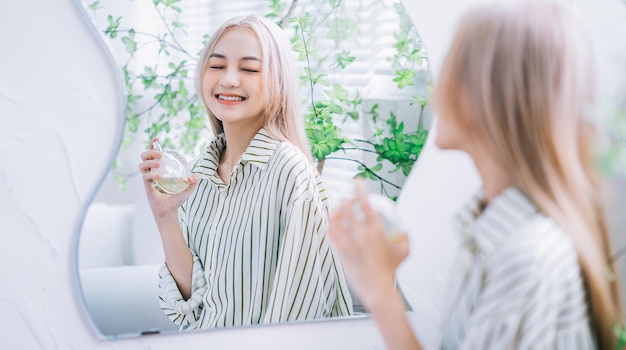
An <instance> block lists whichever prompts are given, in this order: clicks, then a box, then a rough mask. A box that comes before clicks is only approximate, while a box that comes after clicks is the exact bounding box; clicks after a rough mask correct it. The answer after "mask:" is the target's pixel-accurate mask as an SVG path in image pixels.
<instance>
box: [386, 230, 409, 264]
mask: <svg viewBox="0 0 626 350" xmlns="http://www.w3.org/2000/svg"><path fill="white" fill-rule="evenodd" d="M389 242H390V243H391V250H392V254H393V257H394V265H395V266H397V265H398V264H400V262H402V260H404V259H405V258H406V257H407V256H408V255H409V236H408V235H407V234H406V232H401V233H397V234H395V235H393V236H391V237H389Z"/></svg>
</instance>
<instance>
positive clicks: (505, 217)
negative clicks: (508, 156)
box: [455, 187, 539, 254]
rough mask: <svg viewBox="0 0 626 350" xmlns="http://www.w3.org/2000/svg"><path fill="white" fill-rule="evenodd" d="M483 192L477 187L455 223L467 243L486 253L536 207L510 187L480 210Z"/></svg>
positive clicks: (520, 191) (526, 197) (533, 211)
mask: <svg viewBox="0 0 626 350" xmlns="http://www.w3.org/2000/svg"><path fill="white" fill-rule="evenodd" d="M484 197H485V196H484V192H483V190H480V191H479V192H478V193H477V194H476V195H475V196H474V197H472V198H471V200H469V201H468V203H467V205H465V206H464V207H463V208H462V209H461V210H460V211H459V213H458V214H457V216H456V220H455V221H456V225H457V228H458V229H459V232H460V233H461V235H462V236H463V237H462V238H463V240H464V241H465V243H466V244H470V245H475V248H477V249H478V250H479V251H480V252H482V253H485V254H488V253H489V252H490V251H491V250H493V249H494V248H495V247H497V246H498V245H499V244H500V243H501V242H502V241H504V240H505V239H506V237H508V236H509V235H510V234H511V233H512V232H513V231H515V229H516V228H518V227H519V226H521V224H523V223H524V222H525V221H527V220H528V218H529V217H531V216H532V215H534V214H536V213H537V212H538V211H539V209H538V208H537V206H536V205H535V204H534V203H533V202H532V201H531V200H530V198H528V196H527V195H526V194H525V193H524V192H523V191H522V190H520V189H518V188H516V187H510V188H508V189H506V190H505V191H504V192H502V193H501V194H500V195H498V196H497V197H496V198H494V199H493V200H492V201H491V203H489V205H488V206H487V207H486V208H485V209H484V210H483V211H482V212H481V211H480V206H481V203H482V202H483V200H484Z"/></svg>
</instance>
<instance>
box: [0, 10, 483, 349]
mask: <svg viewBox="0 0 626 350" xmlns="http://www.w3.org/2000/svg"><path fill="white" fill-rule="evenodd" d="M471 2H473V1H461V0H458V1H453V0H440V1H437V2H432V1H425V0H420V1H408V0H407V1H405V3H406V5H407V6H408V8H409V9H410V13H411V15H412V17H413V19H414V21H416V23H417V28H418V30H419V31H420V33H421V36H422V38H423V40H424V42H425V44H426V48H427V49H428V52H429V54H430V59H431V63H432V66H433V67H435V71H437V70H438V68H439V66H440V60H441V58H442V56H443V52H444V50H445V48H446V46H447V44H448V42H449V39H450V35H451V33H452V30H453V28H452V27H451V25H452V23H453V21H454V20H455V18H456V17H457V15H458V13H459V11H460V10H461V9H462V8H464V7H466V6H468V4H469V3H471ZM3 5H4V6H3V7H4V8H3V9H2V10H0V43H2V64H1V65H0V224H1V226H0V227H2V228H1V230H2V237H3V238H4V240H3V244H1V245H0V279H1V280H2V288H0V309H1V310H2V311H3V317H2V321H1V325H0V344H2V347H3V348H6V349H39V348H45V349H69V348H71V349H104V348H106V349H137V348H142V349H171V348H174V347H175V348H185V347H188V348H211V349H251V348H254V349H294V348H297V349H376V348H380V347H381V346H380V341H379V339H378V336H377V332H376V331H375V327H374V325H373V323H372V322H371V321H370V320H363V319H359V320H345V321H327V322H316V323H306V324H291V325H282V326H263V327H251V328H238V329H230V330H219V331H211V332H196V333H192V334H184V335H180V334H176V335H167V336H146V337H141V338H134V339H124V340H114V341H103V340H101V339H100V338H99V337H98V334H97V333H96V332H95V330H94V328H93V326H92V325H91V323H90V322H91V321H90V319H89V317H88V316H87V315H86V314H85V312H84V308H83V305H82V300H81V298H80V293H79V291H78V288H77V286H78V282H77V269H76V266H75V262H76V250H77V235H78V232H79V230H80V227H81V225H82V220H83V217H84V214H85V210H86V207H87V205H88V204H89V203H90V201H91V197H92V196H93V193H95V191H96V189H97V186H98V184H99V182H100V180H101V179H102V178H103V176H104V173H105V172H106V171H107V169H108V167H109V164H110V161H111V160H112V159H113V153H114V152H115V150H116V146H114V145H117V144H119V139H120V131H119V130H120V126H121V116H122V114H121V112H122V111H123V109H124V106H123V99H122V98H121V96H120V92H121V89H120V88H121V85H120V84H119V80H117V78H118V74H119V73H118V72H116V71H112V70H111V68H110V67H111V66H110V65H108V64H109V60H108V58H107V56H106V55H105V52H104V48H103V46H102V45H101V43H100V42H99V41H97V39H95V38H96V36H94V35H93V34H94V33H93V30H92V29H91V27H88V26H89V25H90V24H88V21H86V20H83V19H82V14H81V12H80V11H81V10H80V9H79V6H78V1H67V0H66V1H60V0H54V1H52V0H49V1H46V0H22V1H13V2H5V3H3ZM118 89H119V90H118ZM433 135H434V132H433V133H431V139H430V140H429V142H428V144H427V147H426V148H425V150H424V153H423V156H422V159H421V161H420V162H419V163H418V165H417V167H416V169H415V171H414V172H413V173H412V174H411V177H410V179H409V181H408V182H407V184H406V189H405V192H404V193H403V195H402V198H401V199H400V201H401V203H400V205H401V211H402V212H403V213H405V214H406V215H407V216H406V217H407V218H409V219H412V220H415V221H413V222H412V223H408V224H407V223H405V225H408V229H409V230H410V232H411V235H412V237H411V245H412V246H411V248H412V255H411V257H410V258H409V260H408V261H407V262H406V263H405V264H404V265H403V266H402V268H401V270H400V272H399V275H400V282H401V284H402V286H403V288H404V289H405V291H407V292H408V293H407V294H408V295H407V297H408V299H409V302H411V303H412V304H413V305H414V310H416V311H415V313H413V314H411V316H412V317H416V315H419V318H418V319H415V320H414V321H415V326H416V329H417V331H418V333H419V334H420V336H422V337H423V340H424V341H425V344H426V345H428V346H429V347H432V345H433V344H435V343H436V340H437V336H438V333H437V331H436V324H435V323H436V322H431V320H436V319H438V311H437V310H438V308H439V303H440V299H439V295H440V291H441V290H442V288H443V287H442V283H443V282H444V281H445V269H446V266H447V265H449V257H448V256H449V255H450V254H451V250H450V249H449V247H450V243H451V242H452V241H450V239H451V235H450V232H449V227H447V226H446V225H445V221H446V220H447V218H448V217H449V216H450V215H451V213H452V212H454V210H455V209H456V207H457V204H458V203H459V202H460V201H461V200H462V199H463V198H462V197H463V195H464V194H465V193H468V192H471V191H472V188H473V187H474V185H475V183H476V178H475V175H474V174H473V172H472V169H471V166H470V165H469V164H468V162H467V159H465V158H463V157H462V156H459V155H457V154H454V153H451V154H445V155H444V154H442V153H441V152H438V151H436V150H434V149H433V145H432V136H433ZM438 249H441V251H438ZM432 259H434V262H432V263H431V261H433V260H432ZM431 264H432V265H431ZM438 273H440V275H439V274H438ZM433 280H434V281H435V282H436V283H431V282H433ZM431 297H432V299H431V300H428V301H427V300H425V298H428V299H430V298H431Z"/></svg>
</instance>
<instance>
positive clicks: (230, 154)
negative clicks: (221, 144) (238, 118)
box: [220, 124, 263, 168]
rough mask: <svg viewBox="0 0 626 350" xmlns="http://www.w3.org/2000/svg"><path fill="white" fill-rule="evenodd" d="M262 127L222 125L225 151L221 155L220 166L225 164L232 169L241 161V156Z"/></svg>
mask: <svg viewBox="0 0 626 350" xmlns="http://www.w3.org/2000/svg"><path fill="white" fill-rule="evenodd" d="M262 127H263V126H262V125H249V124H248V125H241V126H239V125H231V124H228V125H227V124H224V137H225V138H226V149H225V150H224V152H223V153H222V156H221V159H220V164H226V165H227V166H229V167H230V168H232V167H233V166H234V165H235V164H236V163H237V162H238V161H239V159H241V155H243V152H245V151H246V149H247V148H248V146H249V145H250V141H252V138H253V137H254V135H256V134H257V132H259V130H260V129H261V128H262Z"/></svg>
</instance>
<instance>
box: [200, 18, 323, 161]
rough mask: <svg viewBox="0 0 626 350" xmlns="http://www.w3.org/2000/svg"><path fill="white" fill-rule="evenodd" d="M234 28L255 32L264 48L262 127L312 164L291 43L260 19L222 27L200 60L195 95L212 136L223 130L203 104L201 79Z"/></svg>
mask: <svg viewBox="0 0 626 350" xmlns="http://www.w3.org/2000/svg"><path fill="white" fill-rule="evenodd" d="M233 28H247V29H250V30H252V31H253V32H254V33H255V34H256V36H257V38H258V40H259V43H260V45H261V51H262V53H261V54H262V57H261V59H262V61H263V63H262V64H263V66H262V69H261V72H262V81H263V91H264V98H265V113H264V118H265V120H264V122H263V127H264V128H265V129H266V130H267V131H268V133H270V135H272V136H274V137H276V138H278V139H280V140H285V141H289V142H291V143H293V144H294V145H295V146H296V147H298V148H299V149H300V150H301V151H302V152H303V153H304V154H305V156H306V157H307V158H308V159H309V160H310V161H312V157H311V149H310V147H309V142H308V139H307V136H306V133H305V130H304V121H303V116H302V114H301V113H300V97H299V86H298V82H299V77H298V75H297V74H296V67H295V63H294V57H293V53H292V51H291V46H290V45H289V40H288V39H287V37H286V36H285V34H284V32H283V31H282V30H281V29H280V27H278V25H276V24H275V23H273V22H271V21H269V20H267V19H265V18H262V17H259V16H255V15H250V16H243V17H235V18H232V19H230V20H228V21H226V22H225V23H223V24H222V25H221V26H220V27H219V28H218V29H217V30H216V32H215V33H214V34H213V36H212V37H211V38H210V40H209V41H208V42H207V44H206V46H205V48H204V50H203V52H202V54H201V56H200V61H199V64H198V68H197V69H196V91H197V92H198V98H199V99H200V100H201V101H202V104H203V105H204V107H205V108H206V110H207V112H208V114H209V121H210V123H211V128H212V129H213V133H214V134H215V135H218V134H221V133H223V132H224V128H223V125H222V122H221V121H220V120H219V119H217V117H216V116H215V114H214V113H213V112H212V111H211V110H210V109H209V107H208V105H207V103H206V101H205V100H204V94H203V86H202V77H203V75H204V73H205V71H206V69H207V64H208V61H209V56H210V55H211V54H212V53H213V50H214V49H215V45H216V44H217V42H218V41H219V40H220V39H221V38H222V36H223V35H224V33H226V32H227V31H229V30H231V29H233Z"/></svg>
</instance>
